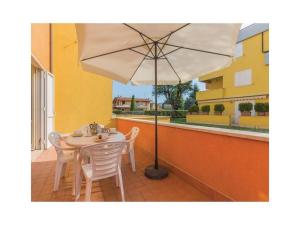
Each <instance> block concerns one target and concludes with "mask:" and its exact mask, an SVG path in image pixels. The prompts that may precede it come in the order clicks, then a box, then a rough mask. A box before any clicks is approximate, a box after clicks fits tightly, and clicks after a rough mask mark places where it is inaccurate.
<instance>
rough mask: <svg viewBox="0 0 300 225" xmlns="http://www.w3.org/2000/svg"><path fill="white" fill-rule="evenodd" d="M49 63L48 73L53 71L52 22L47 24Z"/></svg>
mask: <svg viewBox="0 0 300 225" xmlns="http://www.w3.org/2000/svg"><path fill="white" fill-rule="evenodd" d="M49 40H50V41H49V65H50V73H53V65H52V63H53V60H52V47H53V46H52V24H51V23H50V26H49Z"/></svg>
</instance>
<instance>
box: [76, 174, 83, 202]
mask: <svg viewBox="0 0 300 225" xmlns="http://www.w3.org/2000/svg"><path fill="white" fill-rule="evenodd" d="M81 184H82V174H81V173H80V175H79V178H78V181H77V184H76V192H77V193H75V199H76V200H78V199H79V198H80V192H81Z"/></svg>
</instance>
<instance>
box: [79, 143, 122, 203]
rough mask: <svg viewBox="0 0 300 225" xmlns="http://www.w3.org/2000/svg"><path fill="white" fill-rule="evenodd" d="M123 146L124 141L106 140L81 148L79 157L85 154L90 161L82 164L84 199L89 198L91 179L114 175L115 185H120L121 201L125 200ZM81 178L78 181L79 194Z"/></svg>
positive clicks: (88, 199)
mask: <svg viewBox="0 0 300 225" xmlns="http://www.w3.org/2000/svg"><path fill="white" fill-rule="evenodd" d="M125 147H126V143H125V142H106V143H100V144H96V145H90V146H86V147H82V148H81V152H80V157H83V156H84V155H86V154H87V155H89V157H90V163H89V164H83V165H82V171H83V175H84V177H85V180H86V189H85V201H90V200H91V191H92V183H93V181H95V180H100V179H105V178H108V177H113V176H115V177H116V184H117V186H120V189H121V196H122V201H125V196H124V187H123V179H122V172H121V159H122V151H123V149H124V148H125ZM81 180H82V179H80V181H79V189H78V190H79V195H80V189H81V188H80V186H81Z"/></svg>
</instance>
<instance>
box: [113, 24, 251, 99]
mask: <svg viewBox="0 0 300 225" xmlns="http://www.w3.org/2000/svg"><path fill="white" fill-rule="evenodd" d="M251 24H252V23H243V24H242V26H241V29H243V28H245V27H247V26H249V25H251ZM193 83H196V84H197V85H198V87H199V89H200V90H204V89H205V86H204V84H203V83H202V82H199V81H197V80H193ZM152 89H153V87H152V85H143V86H134V85H132V84H122V83H120V82H118V81H113V97H117V96H122V97H131V96H132V95H135V97H136V98H149V99H151V100H152V101H153V102H154V96H153V95H152ZM164 100H165V99H164V97H162V96H161V97H158V103H163V102H164Z"/></svg>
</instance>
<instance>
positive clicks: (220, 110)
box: [214, 104, 225, 115]
mask: <svg viewBox="0 0 300 225" xmlns="http://www.w3.org/2000/svg"><path fill="white" fill-rule="evenodd" d="M224 110H225V107H224V105H223V104H216V105H215V106H214V111H215V115H222V113H223V112H224Z"/></svg>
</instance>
